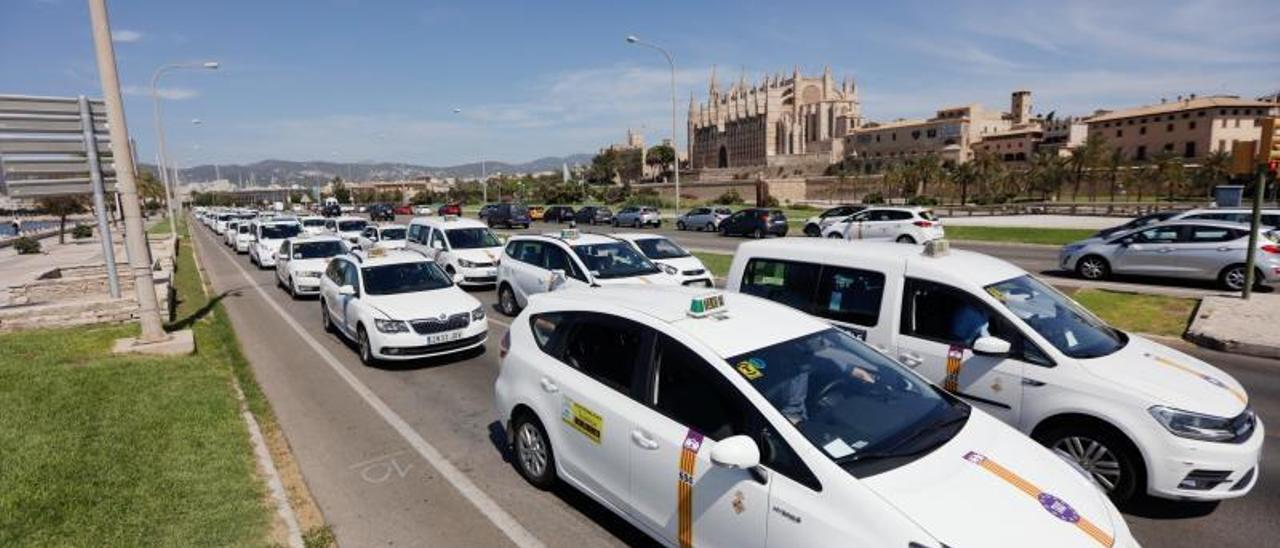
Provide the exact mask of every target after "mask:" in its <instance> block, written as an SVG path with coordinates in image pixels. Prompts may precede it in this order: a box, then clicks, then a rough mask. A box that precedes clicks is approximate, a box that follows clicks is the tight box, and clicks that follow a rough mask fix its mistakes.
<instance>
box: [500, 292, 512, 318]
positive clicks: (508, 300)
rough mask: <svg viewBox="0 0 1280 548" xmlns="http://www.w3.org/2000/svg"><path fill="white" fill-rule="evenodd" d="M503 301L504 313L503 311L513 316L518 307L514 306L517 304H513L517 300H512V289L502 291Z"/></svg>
mask: <svg viewBox="0 0 1280 548" xmlns="http://www.w3.org/2000/svg"><path fill="white" fill-rule="evenodd" d="M501 299H502V311H503V312H506V313H507V314H511V313H512V312H514V311H515V309H516V307H515V306H514V305H515V303H513V302H512V301H513V300H515V299H514V298H512V296H511V290H510V289H504V290H502V297H501Z"/></svg>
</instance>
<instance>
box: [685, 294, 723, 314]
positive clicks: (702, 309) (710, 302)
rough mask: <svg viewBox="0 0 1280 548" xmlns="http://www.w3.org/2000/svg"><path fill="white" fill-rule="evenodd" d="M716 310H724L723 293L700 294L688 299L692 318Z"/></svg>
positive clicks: (713, 312) (716, 311)
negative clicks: (690, 299)
mask: <svg viewBox="0 0 1280 548" xmlns="http://www.w3.org/2000/svg"><path fill="white" fill-rule="evenodd" d="M718 312H724V294H723V293H711V294H707V295H702V296H699V297H694V298H693V300H692V301H689V315H690V316H692V317H694V318H701V317H704V316H707V315H710V314H715V313H718Z"/></svg>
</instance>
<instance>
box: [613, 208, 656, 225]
mask: <svg viewBox="0 0 1280 548" xmlns="http://www.w3.org/2000/svg"><path fill="white" fill-rule="evenodd" d="M613 226H629V227H632V228H643V227H646V226H654V227H660V226H662V214H660V213H658V209H657V208H653V207H648V206H628V207H624V208H622V210H621V211H619V212H618V214H617V215H614V216H613Z"/></svg>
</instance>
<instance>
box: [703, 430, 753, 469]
mask: <svg viewBox="0 0 1280 548" xmlns="http://www.w3.org/2000/svg"><path fill="white" fill-rule="evenodd" d="M711 463H712V464H714V465H716V466H724V467H726V468H741V469H743V470H750V469H752V468H755V467H757V466H760V446H758V445H756V442H755V440H753V439H751V437H750V436H744V435H737V436H730V437H727V438H725V439H723V440H720V442H719V443H717V444H716V446H715V447H712V448H711Z"/></svg>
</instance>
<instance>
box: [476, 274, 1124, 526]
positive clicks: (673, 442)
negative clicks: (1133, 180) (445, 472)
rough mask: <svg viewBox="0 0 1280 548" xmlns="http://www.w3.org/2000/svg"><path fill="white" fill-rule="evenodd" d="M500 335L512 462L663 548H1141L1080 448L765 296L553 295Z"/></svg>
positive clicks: (502, 402)
mask: <svg viewBox="0 0 1280 548" xmlns="http://www.w3.org/2000/svg"><path fill="white" fill-rule="evenodd" d="M500 348H501V353H502V355H503V356H504V358H503V360H502V364H501V368H500V370H499V373H498V379H497V381H496V382H495V385H494V393H495V400H496V404H497V406H498V413H499V415H500V420H501V421H502V423H503V424H504V425H506V432H507V440H508V441H509V443H511V446H512V451H513V456H514V458H513V459H512V461H513V465H514V466H515V468H516V470H517V472H518V473H519V474H521V475H522V476H523V477H524V478H525V479H526V480H528V481H529V482H530V483H532V484H533V485H534V486H537V487H540V488H544V489H545V488H550V487H552V486H553V485H554V484H555V483H556V482H557V481H563V482H565V483H567V484H568V485H570V486H572V487H574V488H577V489H579V490H581V491H582V492H584V493H586V494H587V495H588V496H590V497H591V498H593V499H595V500H597V501H599V502H600V503H601V504H602V505H604V506H605V507H607V508H609V509H610V510H612V511H614V512H616V513H617V514H619V515H621V516H622V517H623V518H625V519H626V520H628V521H629V522H631V523H632V524H634V525H635V526H636V527H638V528H639V529H641V530H642V531H644V532H645V533H647V534H649V535H651V536H652V537H654V538H655V539H657V540H658V541H659V542H661V543H663V544H666V545H669V546H675V545H679V546H695V545H696V546H732V547H765V546H777V547H800V546H831V545H842V546H900V547H943V546H1032V545H1035V546H1080V547H1109V546H1136V545H1137V543H1136V542H1135V541H1134V539H1133V538H1132V536H1131V535H1130V533H1129V530H1128V528H1127V526H1126V524H1125V522H1124V519H1123V517H1122V516H1121V515H1120V513H1119V512H1118V511H1117V510H1116V508H1115V506H1114V505H1113V504H1112V503H1111V502H1110V501H1109V500H1108V499H1107V498H1106V496H1105V495H1104V494H1103V493H1102V491H1101V490H1099V489H1098V488H1097V487H1096V486H1095V485H1094V484H1093V483H1092V482H1090V480H1089V479H1088V478H1087V476H1085V475H1084V474H1083V473H1082V472H1081V471H1079V470H1078V469H1075V468H1074V467H1073V466H1072V465H1071V464H1070V463H1068V462H1066V461H1064V460H1062V459H1059V458H1057V457H1055V456H1053V454H1052V453H1050V452H1049V451H1047V450H1045V449H1044V448H1043V447H1040V446H1038V445H1037V444H1035V443H1034V442H1033V441H1031V440H1030V439H1027V438H1026V437H1025V436H1023V435H1021V434H1020V433H1018V432H1017V431H1015V430H1013V429H1012V428H1009V427H1008V426H1006V425H1004V424H1003V423H1001V422H1000V421H998V420H996V419H994V418H992V417H991V416H989V415H988V414H986V413H984V412H983V411H981V410H978V409H974V408H973V407H971V406H970V405H969V404H967V403H965V402H964V401H962V400H961V399H959V398H957V397H955V396H953V395H951V394H949V393H947V392H946V391H944V390H941V389H939V388H938V387H936V386H934V385H932V384H930V383H929V382H927V381H925V380H924V379H923V378H921V377H920V376H919V375H917V374H915V373H913V372H911V371H910V370H908V369H906V368H904V367H902V366H901V365H899V364H897V363H895V362H894V361H893V360H890V359H889V358H887V357H885V356H883V355H881V354H880V353H878V352H876V351H874V350H873V349H872V348H871V347H869V346H867V345H866V344H864V343H862V342H861V341H859V340H857V339H856V338H854V337H852V336H851V335H849V334H848V333H845V332H844V331H841V330H838V329H835V328H833V327H831V326H830V325H828V324H826V323H823V322H821V321H819V320H817V319H815V318H811V317H809V316H807V315H805V314H803V313H800V312H797V311H795V310H792V309H789V308H787V307H784V306H781V305H778V304H776V303H772V302H769V301H766V300H764V299H758V298H755V297H751V296H747V295H742V294H734V293H730V294H724V293H707V290H706V289H695V288H650V287H636V286H630V287H611V288H604V289H598V290H569V291H557V292H553V293H547V294H544V295H538V296H536V297H534V298H533V299H531V300H530V302H529V306H528V307H527V308H526V309H525V310H524V312H523V313H521V315H520V316H519V317H517V318H516V319H515V320H514V321H513V322H512V324H511V328H510V330H509V331H508V332H507V335H505V336H504V337H503V341H502V344H501V347H500Z"/></svg>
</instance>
